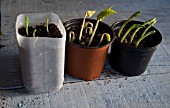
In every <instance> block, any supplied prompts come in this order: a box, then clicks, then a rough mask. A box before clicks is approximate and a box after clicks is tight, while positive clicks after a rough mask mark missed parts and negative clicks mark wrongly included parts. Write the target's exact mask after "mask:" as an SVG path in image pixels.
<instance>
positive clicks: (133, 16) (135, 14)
mask: <svg viewBox="0 0 170 108" xmlns="http://www.w3.org/2000/svg"><path fill="white" fill-rule="evenodd" d="M139 15H140V11H138V12H136V13H134V14H133V15H132V16H131V17H130V18H129V19H128V20H126V21H125V22H124V23H123V25H122V26H121V28H120V30H119V32H118V37H120V34H121V32H122V31H123V28H124V27H125V26H126V25H127V23H128V22H130V21H131V20H132V19H133V18H135V17H137V16H139Z"/></svg>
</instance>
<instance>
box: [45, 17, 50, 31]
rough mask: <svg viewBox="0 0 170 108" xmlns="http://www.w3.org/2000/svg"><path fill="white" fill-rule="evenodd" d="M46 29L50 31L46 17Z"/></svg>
mask: <svg viewBox="0 0 170 108" xmlns="http://www.w3.org/2000/svg"><path fill="white" fill-rule="evenodd" d="M46 29H47V32H49V30H48V18H46Z"/></svg>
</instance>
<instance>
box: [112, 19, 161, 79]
mask: <svg viewBox="0 0 170 108" xmlns="http://www.w3.org/2000/svg"><path fill="white" fill-rule="evenodd" d="M123 23H124V21H120V22H116V23H115V24H113V25H112V29H113V30H114V29H116V28H118V27H121V26H122V24H123ZM129 23H131V24H137V23H138V24H142V23H143V22H140V21H131V22H129ZM151 29H153V30H155V31H156V33H154V34H153V35H151V36H149V37H148V38H147V39H145V41H147V42H148V43H149V44H148V46H147V47H146V48H136V47H132V46H129V45H124V44H122V43H120V42H119V41H118V40H117V39H115V41H114V42H113V43H112V47H111V55H110V58H109V61H110V64H111V66H112V68H113V69H115V70H116V71H118V72H121V73H122V74H124V75H126V76H137V75H140V74H142V73H144V71H145V70H146V68H147V66H148V63H149V61H150V59H151V57H152V55H153V53H154V51H155V50H156V49H157V47H158V45H159V44H160V43H161V41H162V35H161V34H160V32H159V31H158V30H157V29H156V28H155V27H152V28H151ZM114 35H115V34H114Z"/></svg>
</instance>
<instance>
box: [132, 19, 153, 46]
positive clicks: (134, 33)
mask: <svg viewBox="0 0 170 108" xmlns="http://www.w3.org/2000/svg"><path fill="white" fill-rule="evenodd" d="M155 19H156V18H153V19H151V20H148V21H146V22H145V23H144V24H142V26H146V25H148V24H149V25H150V24H151V23H152V22H153V21H154V20H155ZM141 28H142V27H138V28H137V29H136V30H135V31H134V32H133V34H132V36H131V38H130V42H129V43H130V44H131V43H132V41H133V39H134V37H135V35H136V33H137V32H138V31H139V30H140V29H141Z"/></svg>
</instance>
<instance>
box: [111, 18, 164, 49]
mask: <svg viewBox="0 0 170 108" xmlns="http://www.w3.org/2000/svg"><path fill="white" fill-rule="evenodd" d="M125 21H126V20H120V21H117V22H115V23H113V24H112V25H111V28H112V30H113V31H114V29H116V28H119V27H115V26H117V25H118V24H120V25H122V24H123V22H125ZM130 22H136V23H138V24H139V23H140V24H142V23H144V22H143V21H138V20H131V21H130ZM151 28H153V29H154V30H155V31H156V33H157V34H158V35H157V36H159V37H158V38H159V42H157V44H156V45H154V46H151V47H144V48H140V47H137V48H136V47H134V46H130V45H125V44H122V43H121V42H120V41H118V40H117V38H115V40H114V41H117V43H118V44H120V45H121V46H122V47H126V48H128V49H132V50H139V51H146V50H152V49H156V48H157V47H158V46H159V45H160V44H161V42H162V34H161V33H160V32H159V30H158V29H157V28H155V27H154V26H153V27H151ZM113 34H114V35H115V32H113ZM153 35H154V34H153ZM116 37H117V36H116Z"/></svg>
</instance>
